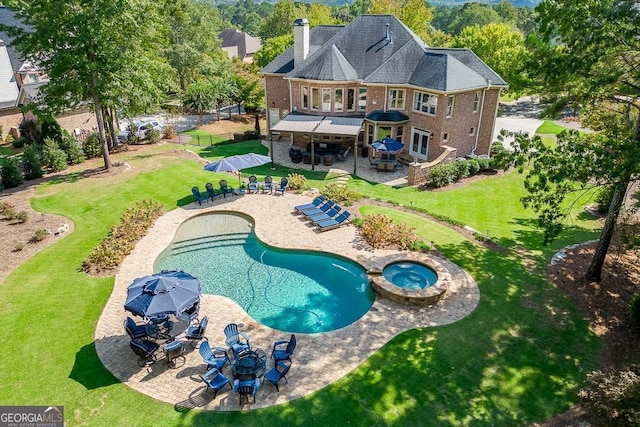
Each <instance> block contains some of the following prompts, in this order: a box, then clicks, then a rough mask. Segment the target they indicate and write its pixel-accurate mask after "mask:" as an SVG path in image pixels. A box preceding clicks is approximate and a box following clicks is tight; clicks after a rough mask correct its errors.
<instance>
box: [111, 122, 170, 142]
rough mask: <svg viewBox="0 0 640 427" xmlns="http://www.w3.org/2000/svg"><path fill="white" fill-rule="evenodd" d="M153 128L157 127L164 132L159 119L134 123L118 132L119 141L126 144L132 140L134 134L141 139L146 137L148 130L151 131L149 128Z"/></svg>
mask: <svg viewBox="0 0 640 427" xmlns="http://www.w3.org/2000/svg"><path fill="white" fill-rule="evenodd" d="M151 129H156V130H157V131H158V132H162V126H161V125H160V122H158V121H157V120H150V121H148V122H139V123H132V125H129V126H128V127H127V129H126V130H123V131H122V132H119V133H118V142H120V143H121V144H126V143H127V142H129V141H130V138H131V136H132V135H135V136H136V137H138V138H140V139H146V138H147V132H149V130H151Z"/></svg>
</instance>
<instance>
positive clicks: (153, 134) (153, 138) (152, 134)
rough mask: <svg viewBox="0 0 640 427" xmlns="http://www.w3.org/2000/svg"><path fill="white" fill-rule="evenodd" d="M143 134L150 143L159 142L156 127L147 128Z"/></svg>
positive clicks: (158, 133) (158, 132)
mask: <svg viewBox="0 0 640 427" xmlns="http://www.w3.org/2000/svg"><path fill="white" fill-rule="evenodd" d="M145 136H146V138H147V140H148V141H149V142H150V143H152V144H156V143H158V142H160V131H159V130H158V129H153V128H152V129H149V130H148V131H147V133H146V135H145Z"/></svg>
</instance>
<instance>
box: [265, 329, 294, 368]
mask: <svg viewBox="0 0 640 427" xmlns="http://www.w3.org/2000/svg"><path fill="white" fill-rule="evenodd" d="M296 342H297V340H296V336H295V335H293V334H291V338H290V339H289V341H276V342H275V343H274V344H273V349H272V350H271V357H273V360H274V362H275V363H278V361H280V360H288V361H289V362H291V356H293V352H294V351H295V349H296ZM283 346H285V348H282V347H283Z"/></svg>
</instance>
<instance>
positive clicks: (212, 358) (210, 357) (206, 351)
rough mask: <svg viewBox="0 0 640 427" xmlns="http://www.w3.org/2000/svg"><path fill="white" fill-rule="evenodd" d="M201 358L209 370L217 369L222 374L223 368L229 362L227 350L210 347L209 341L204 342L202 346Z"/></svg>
mask: <svg viewBox="0 0 640 427" xmlns="http://www.w3.org/2000/svg"><path fill="white" fill-rule="evenodd" d="M198 351H199V352H200V356H202V360H203V361H204V363H206V364H207V369H213V368H215V369H217V370H218V371H220V372H222V368H223V367H224V365H225V364H226V363H227V362H228V361H229V356H227V350H226V349H224V348H222V347H213V348H211V346H210V345H209V341H202V343H201V344H200V349H199V350H198Z"/></svg>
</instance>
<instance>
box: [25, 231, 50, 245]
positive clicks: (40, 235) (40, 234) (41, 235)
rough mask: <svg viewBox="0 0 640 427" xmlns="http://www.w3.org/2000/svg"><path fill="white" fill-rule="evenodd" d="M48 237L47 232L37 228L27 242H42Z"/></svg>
mask: <svg viewBox="0 0 640 427" xmlns="http://www.w3.org/2000/svg"><path fill="white" fill-rule="evenodd" d="M48 235H49V232H48V231H47V230H45V229H44V228H38V229H37V230H36V232H35V234H34V235H33V237H31V239H30V240H29V242H31V243H38V242H42V241H43V240H44V239H46V238H47V236H48Z"/></svg>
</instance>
